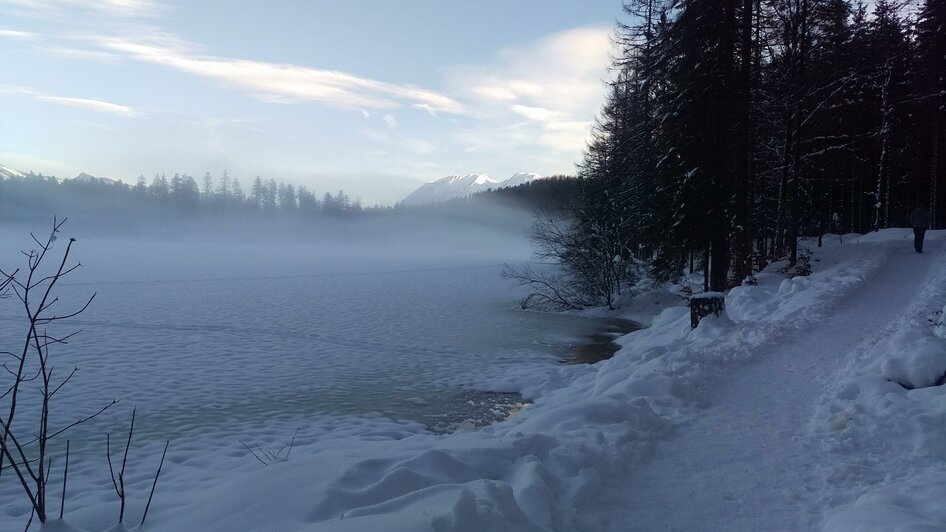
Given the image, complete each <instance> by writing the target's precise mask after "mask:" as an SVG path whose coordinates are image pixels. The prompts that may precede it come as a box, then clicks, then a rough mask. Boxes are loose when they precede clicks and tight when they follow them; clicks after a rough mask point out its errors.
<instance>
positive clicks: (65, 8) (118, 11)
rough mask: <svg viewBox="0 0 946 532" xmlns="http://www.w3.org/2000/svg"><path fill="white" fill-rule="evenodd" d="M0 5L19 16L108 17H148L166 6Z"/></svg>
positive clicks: (100, 2) (21, 1)
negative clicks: (74, 14)
mask: <svg viewBox="0 0 946 532" xmlns="http://www.w3.org/2000/svg"><path fill="white" fill-rule="evenodd" d="M0 7H4V8H7V9H10V10H12V11H13V12H14V13H16V14H18V15H21V16H24V15H25V16H35V17H43V18H48V17H61V16H64V15H68V14H70V13H75V12H76V11H85V12H89V13H93V14H98V15H105V16H109V17H118V18H129V17H150V16H154V15H158V14H160V13H162V12H163V11H165V10H166V9H167V7H166V6H165V5H164V4H163V3H161V2H157V1H155V0H0Z"/></svg>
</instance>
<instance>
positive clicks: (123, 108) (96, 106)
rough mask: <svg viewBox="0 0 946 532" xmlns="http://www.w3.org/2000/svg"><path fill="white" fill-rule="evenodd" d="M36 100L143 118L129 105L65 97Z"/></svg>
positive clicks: (40, 97) (41, 97)
mask: <svg viewBox="0 0 946 532" xmlns="http://www.w3.org/2000/svg"><path fill="white" fill-rule="evenodd" d="M36 99H37V100H41V101H44V102H50V103H55V104H59V105H68V106H72V107H83V108H85V109H91V110H93V111H99V112H102V113H111V114H115V115H121V116H127V117H136V116H141V113H140V112H138V111H136V110H134V109H132V108H131V107H128V106H127V105H119V104H117V103H112V102H106V101H104V100H93V99H91V98H68V97H65V96H37V97H36Z"/></svg>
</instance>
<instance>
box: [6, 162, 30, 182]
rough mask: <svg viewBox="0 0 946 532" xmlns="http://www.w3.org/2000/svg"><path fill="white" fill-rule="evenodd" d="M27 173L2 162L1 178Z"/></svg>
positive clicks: (20, 175)
mask: <svg viewBox="0 0 946 532" xmlns="http://www.w3.org/2000/svg"><path fill="white" fill-rule="evenodd" d="M25 176H26V174H24V173H23V172H21V171H19V170H14V169H13V168H10V167H9V166H4V165H2V164H0V178H4V179H9V178H11V177H25Z"/></svg>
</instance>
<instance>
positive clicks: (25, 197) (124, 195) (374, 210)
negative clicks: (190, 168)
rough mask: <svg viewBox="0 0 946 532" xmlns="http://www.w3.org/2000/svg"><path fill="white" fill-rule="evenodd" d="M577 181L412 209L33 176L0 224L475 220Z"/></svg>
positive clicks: (4, 184)
mask: <svg viewBox="0 0 946 532" xmlns="http://www.w3.org/2000/svg"><path fill="white" fill-rule="evenodd" d="M575 183H576V180H575V179H574V178H568V177H565V176H556V177H554V178H548V179H544V180H540V181H536V182H534V183H527V184H524V185H520V186H517V187H512V188H507V189H500V190H495V191H487V192H483V193H479V194H476V195H474V196H472V197H470V198H463V199H456V200H450V201H446V202H443V203H439V204H432V205H421V206H407V205H403V204H400V203H399V204H396V205H394V206H384V205H373V206H367V207H366V206H363V205H361V202H360V201H359V200H358V199H357V198H355V199H352V197H351V196H350V195H349V194H347V193H345V192H344V191H342V190H339V191H338V192H336V193H334V194H332V193H329V192H326V193H324V194H322V195H318V194H316V193H314V192H312V191H310V190H309V189H308V188H307V187H305V186H299V187H296V186H293V185H292V184H287V183H282V182H278V181H276V180H275V179H262V178H259V177H257V178H255V179H254V180H252V181H251V183H250V186H249V188H248V189H247V190H244V188H243V186H242V185H241V183H240V181H239V180H238V179H237V178H234V177H231V176H230V175H229V174H228V173H227V172H223V173H222V174H221V175H220V176H219V177H216V178H215V177H214V176H212V175H211V174H210V173H209V172H208V173H206V174H204V176H203V177H202V178H201V180H200V181H199V182H198V180H197V179H195V178H194V177H193V176H190V175H187V174H174V176H173V177H171V178H170V179H168V178H167V177H166V175H165V174H158V175H155V176H154V177H153V178H152V179H151V181H150V182H148V181H147V180H146V179H145V178H144V177H139V178H138V181H137V183H136V184H134V185H129V184H126V183H124V182H122V181H115V180H111V179H102V178H95V177H91V176H85V175H83V176H80V177H79V178H76V179H58V178H55V177H51V176H44V175H42V174H33V173H30V174H28V175H26V176H23V177H8V178H5V179H4V178H0V218H3V219H5V220H8V221H11V220H12V221H22V222H30V223H35V222H44V221H46V218H48V217H49V216H50V215H51V214H58V215H60V216H62V215H73V216H74V215H75V214H76V213H77V212H78V213H82V214H84V215H85V216H86V217H88V218H95V219H97V220H100V221H101V222H102V223H113V222H114V221H115V220H116V219H118V220H138V219H145V218H146V219H159V220H160V219H163V218H174V219H181V218H184V219H188V218H202V219H211V220H212V219H213V218H216V217H223V216H227V217H233V216H236V217H238V218H243V219H247V220H253V219H272V218H277V217H278V218H293V217H297V218H309V219H316V218H319V217H331V218H346V217H347V218H364V217H369V216H382V215H393V214H399V213H400V214H420V215H425V214H429V215H438V216H449V217H452V218H462V219H475V218H477V217H481V216H488V215H489V214H488V213H487V212H486V209H485V207H487V206H489V205H491V206H501V207H505V208H510V209H521V210H528V211H534V210H552V211H554V210H557V209H560V208H561V205H562V204H563V203H564V202H565V201H566V200H567V198H569V197H571V196H573V195H574V194H575V193H577V188H576V185H575Z"/></svg>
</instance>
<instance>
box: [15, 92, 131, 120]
mask: <svg viewBox="0 0 946 532" xmlns="http://www.w3.org/2000/svg"><path fill="white" fill-rule="evenodd" d="M4 95H19V96H25V97H27V98H32V99H34V100H38V101H41V102H48V103H52V104H56V105H64V106H68V107H80V108H83V109H88V110H91V111H96V112H100V113H108V114H113V115H118V116H124V117H127V118H135V117H139V116H141V115H142V113H141V112H140V111H138V110H136V109H134V108H132V107H129V106H127V105H121V104H117V103H112V102H107V101H105V100H96V99H92V98H73V97H69V96H58V95H54V94H49V93H46V92H43V91H39V90H36V89H31V88H28V87H14V86H0V96H4Z"/></svg>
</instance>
